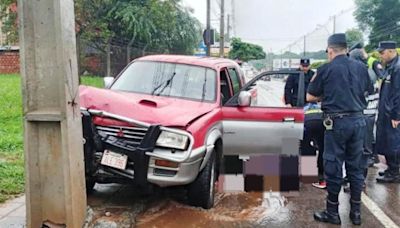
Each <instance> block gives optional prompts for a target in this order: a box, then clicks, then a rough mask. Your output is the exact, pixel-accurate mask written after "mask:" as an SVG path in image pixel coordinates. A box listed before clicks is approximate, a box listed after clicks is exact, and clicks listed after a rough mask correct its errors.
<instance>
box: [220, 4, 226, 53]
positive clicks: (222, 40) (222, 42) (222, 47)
mask: <svg viewBox="0 0 400 228" xmlns="http://www.w3.org/2000/svg"><path fill="white" fill-rule="evenodd" d="M219 23H220V31H219V33H220V37H219V57H221V58H223V57H224V52H225V35H224V33H225V28H224V26H225V1H224V0H221V20H220V22H219Z"/></svg>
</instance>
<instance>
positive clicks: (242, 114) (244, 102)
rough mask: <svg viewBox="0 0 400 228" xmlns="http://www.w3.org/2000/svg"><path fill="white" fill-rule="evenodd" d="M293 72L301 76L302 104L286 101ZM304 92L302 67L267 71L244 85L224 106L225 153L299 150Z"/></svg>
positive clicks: (276, 152)
mask: <svg viewBox="0 0 400 228" xmlns="http://www.w3.org/2000/svg"><path fill="white" fill-rule="evenodd" d="M293 74H294V75H293ZM289 75H292V76H295V77H300V78H299V88H298V90H299V93H298V98H299V100H300V102H299V103H298V105H297V106H298V107H291V108H289V107H286V106H285V102H284V101H283V94H284V87H285V83H286V79H287V77H288V76H289ZM304 94H305V92H304V74H303V72H300V71H277V72H266V73H262V74H260V75H258V76H256V77H255V78H254V79H252V80H251V81H250V82H249V83H247V84H246V85H244V86H243V88H242V89H241V91H240V92H239V93H238V94H235V96H233V97H232V98H231V99H230V100H229V101H228V102H227V103H226V104H225V105H224V107H223V108H222V113H223V128H224V136H223V147H224V150H223V151H224V155H240V156H248V155H254V154H260V155H261V154H288V155H292V154H293V155H295V154H298V152H299V141H300V140H301V139H302V137H303V124H304V111H303V106H304Z"/></svg>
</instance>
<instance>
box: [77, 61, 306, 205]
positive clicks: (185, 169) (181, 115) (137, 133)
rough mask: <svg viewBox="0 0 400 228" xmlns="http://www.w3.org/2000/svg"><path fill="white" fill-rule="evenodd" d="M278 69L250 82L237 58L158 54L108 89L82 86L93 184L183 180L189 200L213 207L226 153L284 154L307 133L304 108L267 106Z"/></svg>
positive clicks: (88, 171)
mask: <svg viewBox="0 0 400 228" xmlns="http://www.w3.org/2000/svg"><path fill="white" fill-rule="evenodd" d="M275 74H276V73H268V72H267V73H263V74H261V75H258V76H256V77H255V78H253V79H252V80H251V81H250V82H249V83H247V84H246V85H245V83H244V81H245V78H244V76H243V75H242V71H241V69H240V68H239V66H238V65H237V63H236V62H234V61H231V60H228V59H220V58H208V57H194V56H174V55H156V56H147V57H142V58H139V59H136V60H134V61H133V62H131V63H130V64H129V65H128V66H127V67H126V68H125V69H124V70H123V71H122V72H121V73H120V74H119V75H118V76H117V77H116V78H115V79H114V80H113V81H112V82H111V83H109V84H108V85H106V89H98V88H93V87H88V86H81V87H80V103H81V113H82V123H83V133H84V141H85V144H84V157H85V173H86V186H87V189H91V188H93V187H94V184H95V183H96V182H97V183H132V184H137V185H138V186H149V185H156V186H159V187H170V186H184V187H185V188H186V189H187V199H188V202H189V204H191V205H194V206H200V207H203V208H211V207H212V206H213V205H214V194H215V186H216V185H215V183H216V181H217V179H218V175H219V173H220V171H221V170H220V167H221V164H222V159H223V156H224V155H240V156H246V155H249V154H265V153H280V152H281V147H282V142H284V139H285V138H295V139H301V137H302V133H303V119H304V116H303V110H302V109H295V108H286V107H267V106H264V105H263V104H266V103H263V101H262V99H267V100H268V94H265V93H264V94H262V93H260V92H262V91H260V89H263V88H264V89H265V88H268V87H265V85H264V84H265V83H266V82H267V81H268V80H271V75H272V76H273V75H275ZM265 77H266V78H265ZM276 78H279V77H276ZM266 79H267V80H266ZM273 80H275V78H273ZM276 80H278V79H276ZM260 95H262V97H260Z"/></svg>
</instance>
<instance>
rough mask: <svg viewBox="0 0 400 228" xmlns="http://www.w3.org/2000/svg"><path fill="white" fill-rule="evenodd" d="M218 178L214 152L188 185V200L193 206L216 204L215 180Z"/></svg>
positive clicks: (205, 206) (206, 206) (207, 207)
mask: <svg viewBox="0 0 400 228" xmlns="http://www.w3.org/2000/svg"><path fill="white" fill-rule="evenodd" d="M216 179H217V172H216V156H215V151H213V152H212V154H211V156H210V158H209V159H208V161H207V164H206V166H205V167H204V168H203V170H202V171H201V172H200V173H199V174H198V176H197V178H196V179H195V180H194V181H193V183H191V184H190V185H189V186H188V200H189V204H190V205H192V206H197V207H202V208H204V209H210V208H212V207H213V206H214V195H215V182H216Z"/></svg>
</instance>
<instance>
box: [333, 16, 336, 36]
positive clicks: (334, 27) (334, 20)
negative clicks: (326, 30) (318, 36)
mask: <svg viewBox="0 0 400 228" xmlns="http://www.w3.org/2000/svg"><path fill="white" fill-rule="evenodd" d="M335 33H336V15H335V16H333V34H335Z"/></svg>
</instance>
